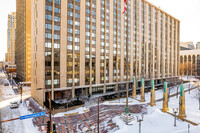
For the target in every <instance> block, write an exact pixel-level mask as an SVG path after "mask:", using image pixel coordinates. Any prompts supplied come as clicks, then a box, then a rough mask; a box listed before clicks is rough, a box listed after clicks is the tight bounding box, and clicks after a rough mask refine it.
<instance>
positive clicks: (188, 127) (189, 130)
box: [188, 124, 190, 133]
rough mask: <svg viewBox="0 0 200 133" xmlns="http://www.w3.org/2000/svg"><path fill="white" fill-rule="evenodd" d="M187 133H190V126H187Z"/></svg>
mask: <svg viewBox="0 0 200 133" xmlns="http://www.w3.org/2000/svg"><path fill="white" fill-rule="evenodd" d="M188 133H190V124H188Z"/></svg>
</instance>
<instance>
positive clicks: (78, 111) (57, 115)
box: [54, 107, 89, 117]
mask: <svg viewBox="0 0 200 133" xmlns="http://www.w3.org/2000/svg"><path fill="white" fill-rule="evenodd" d="M88 109H89V108H87V107H79V108H77V109H74V110H69V111H67V112H62V113H57V114H55V115H54V117H62V116H64V115H65V114H71V113H79V114H82V113H84V111H87V110H88Z"/></svg>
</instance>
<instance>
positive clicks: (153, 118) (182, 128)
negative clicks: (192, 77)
mask: <svg viewBox="0 0 200 133" xmlns="http://www.w3.org/2000/svg"><path fill="white" fill-rule="evenodd" d="M185 99H186V103H185V104H186V115H187V119H188V120H191V121H193V122H196V123H198V124H200V110H199V103H198V98H197V97H196V90H192V91H191V92H190V94H189V92H186V93H185ZM134 103H135V102H134ZM178 107H179V98H176V96H175V97H173V98H170V100H169V109H170V112H173V111H172V110H173V108H178ZM161 108H162V101H161V102H157V103H156V106H155V107H151V106H148V113H147V114H145V115H144V121H142V133H152V132H153V133H187V132H188V124H189V123H187V122H184V121H182V120H177V127H174V126H173V125H174V117H173V116H171V115H170V114H167V113H163V112H162V111H161ZM134 115H135V116H140V117H141V114H134ZM113 121H114V122H115V123H116V124H117V125H118V126H119V130H117V131H115V132H114V133H125V132H130V131H134V132H139V123H138V122H137V119H136V117H135V120H134V121H132V122H131V123H129V124H130V125H126V124H125V123H124V122H123V121H122V120H121V119H120V116H117V117H115V118H113ZM199 131H200V125H198V126H194V125H191V124H190V132H192V133H199Z"/></svg>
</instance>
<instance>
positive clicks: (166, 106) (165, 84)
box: [162, 82, 169, 112]
mask: <svg viewBox="0 0 200 133" xmlns="http://www.w3.org/2000/svg"><path fill="white" fill-rule="evenodd" d="M162 111H163V112H167V111H169V108H168V89H167V82H164V92H163V108H162Z"/></svg>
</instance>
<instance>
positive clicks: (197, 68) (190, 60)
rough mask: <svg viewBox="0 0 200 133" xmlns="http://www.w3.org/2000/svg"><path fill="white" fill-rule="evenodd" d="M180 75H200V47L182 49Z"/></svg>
mask: <svg viewBox="0 0 200 133" xmlns="http://www.w3.org/2000/svg"><path fill="white" fill-rule="evenodd" d="M180 67H181V68H180V76H190V75H193V76H200V49H194V50H182V51H180Z"/></svg>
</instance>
